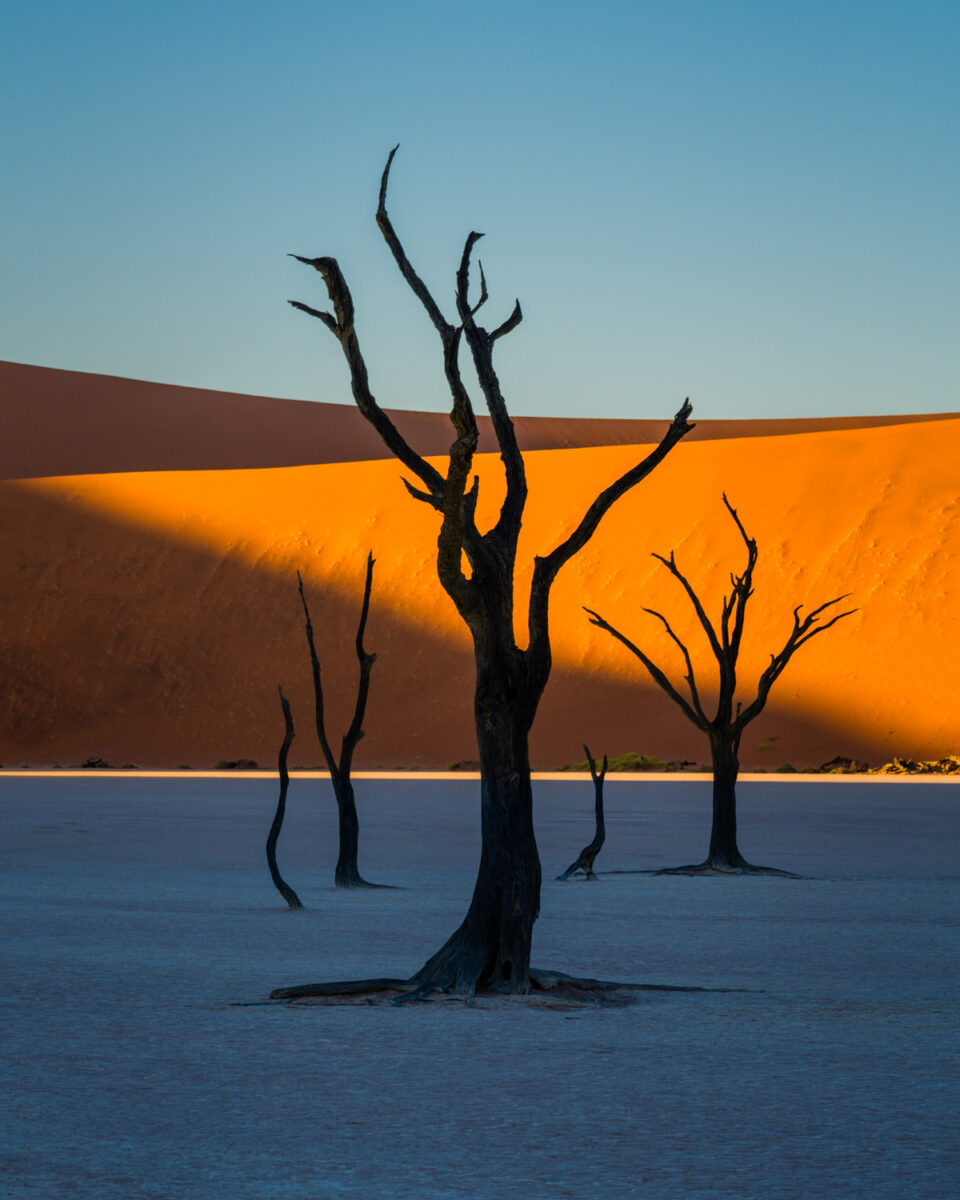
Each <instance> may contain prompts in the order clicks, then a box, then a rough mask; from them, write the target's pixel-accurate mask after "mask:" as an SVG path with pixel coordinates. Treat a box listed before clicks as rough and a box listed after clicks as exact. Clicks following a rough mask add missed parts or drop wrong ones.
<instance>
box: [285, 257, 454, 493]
mask: <svg viewBox="0 0 960 1200" xmlns="http://www.w3.org/2000/svg"><path fill="white" fill-rule="evenodd" d="M292 257H293V258H296V259H297V261H298V262H302V263H305V264H306V265H307V266H311V267H313V269H314V270H315V271H319V272H320V274H321V275H322V276H323V281H324V283H325V284H326V285H327V292H328V294H329V296H330V300H331V302H332V304H333V311H334V313H335V315H336V320H335V323H334V325H332V326H331V325H329V323H328V322H326V321H325V322H324V323H325V324H327V325H328V327H329V328H330V329H331V330H332V332H333V333H334V335H335V336H336V338H337V340H338V341H339V343H340V346H341V348H342V350H343V353H344V356H345V358H346V360H347V365H348V367H349V368H350V383H351V387H352V390H353V398H354V400H355V401H356V403H357V408H359V409H360V411H361V413H363V415H364V417H366V419H367V420H368V421H369V422H370V424H371V425H372V426H373V427H374V429H376V431H377V433H379V435H380V437H381V439H382V440H383V442H384V443H385V444H386V446H387V448H388V449H389V450H391V451H392V452H393V454H394V455H396V457H397V458H398V459H399V460H400V461H401V462H402V463H403V465H404V466H405V467H407V469H408V470H410V471H412V472H413V473H414V475H416V476H417V477H418V478H419V479H420V480H421V481H422V482H423V483H424V484H426V487H427V491H429V492H432V493H437V494H439V493H440V492H441V491H442V490H443V482H444V480H443V476H442V475H441V474H440V472H439V471H438V470H437V469H436V468H435V467H432V466H431V465H430V464H429V463H428V462H426V461H425V460H424V459H423V458H421V456H420V455H419V454H417V453H416V451H415V450H413V449H412V448H411V446H410V445H409V444H408V443H407V441H406V439H405V438H404V437H403V435H402V434H401V433H400V431H399V430H398V429H397V427H396V425H394V423H393V422H392V421H391V420H390V418H389V417H388V416H387V414H386V413H385V412H384V411H383V409H382V408H381V407H380V405H379V404H377V402H376V400H375V399H374V396H373V393H372V392H371V391H370V383H369V380H368V377H367V365H366V363H365V362H364V359H363V355H362V354H361V352H360V343H359V341H358V340H357V334H356V331H355V329H354V325H353V319H354V310H353V297H352V296H351V295H350V289H349V288H348V287H347V281H346V280H345V279H344V277H343V272H342V271H341V270H340V265H339V263H338V262H337V260H336V259H335V258H302V257H301V256H300V255H297V254H295V255H292ZM290 303H291V304H293V306H294V307H295V308H301V309H303V307H304V306H302V305H300V303H299V302H298V301H291V302H290ZM311 315H319V310H312V311H311ZM326 315H327V316H329V314H326ZM320 319H321V320H323V317H320Z"/></svg>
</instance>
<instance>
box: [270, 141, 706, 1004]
mask: <svg viewBox="0 0 960 1200" xmlns="http://www.w3.org/2000/svg"><path fill="white" fill-rule="evenodd" d="M395 153H396V149H394V150H393V151H391V153H390V156H389V158H388V159H387V164H386V167H385V168H384V171H383V176H382V178H381V182H380V197H379V204H378V208H377V218H376V219H377V224H378V226H379V228H380V232H381V234H382V235H383V238H384V240H385V241H386V243H387V246H388V247H389V249H390V252H391V253H392V255H393V258H394V261H395V262H396V264H397V267H398V269H399V271H400V274H401V275H402V277H403V278H404V280H405V281H406V283H407V284H408V285H409V287H410V289H411V291H412V292H413V294H414V295H415V296H416V298H417V300H418V301H419V302H420V304H421V305H422V307H423V309H424V311H425V312H426V314H427V317H428V319H429V320H430V322H431V323H432V325H433V327H434V329H435V330H436V332H437V336H438V338H439V340H440V352H441V357H442V363H443V373H444V377H445V379H446V382H447V386H448V388H449V391H450V396H451V400H452V407H451V411H450V420H451V423H452V425H453V433H454V441H453V443H452V445H451V447H450V452H449V456H448V460H447V463H446V469H445V471H441V470H439V469H438V468H437V467H435V466H433V465H432V464H431V463H429V462H427V461H426V459H424V458H423V457H422V456H421V455H420V454H418V453H417V452H416V450H414V449H413V447H412V446H410V445H409V443H408V442H407V441H406V440H405V439H404V438H403V436H402V435H401V434H400V432H399V430H398V429H397V428H396V426H395V425H394V424H393V422H392V421H391V420H390V418H389V416H388V415H387V413H386V412H385V411H384V410H383V409H382V408H381V407H380V405H379V403H378V402H377V400H376V399H375V398H374V395H373V391H372V390H371V386H370V381H369V376H368V372H367V365H366V362H365V361H364V357H363V354H362V352H361V349H360V342H359V339H358V336H357V329H356V314H355V311H354V304H353V298H352V296H351V294H350V289H349V288H348V286H347V282H346V279H345V278H344V275H343V272H342V271H341V269H340V266H339V264H338V263H337V261H336V259H334V258H328V257H319V258H307V257H303V256H300V255H294V256H293V257H295V258H297V260H298V261H299V262H301V263H304V264H305V265H306V266H309V267H312V268H313V269H314V270H316V271H318V272H319V273H320V275H321V276H322V278H323V281H324V283H325V285H326V289H327V293H328V295H329V298H330V306H331V309H332V311H328V310H322V309H317V308H313V307H312V306H310V305H307V304H304V303H301V302H300V301H291V303H292V304H293V305H294V307H295V308H298V309H299V310H300V311H301V312H305V313H307V314H309V315H310V316H312V317H315V318H317V319H318V320H319V321H321V322H322V323H323V325H324V326H326V328H327V329H328V330H329V331H330V332H331V333H332V334H333V336H334V337H335V338H336V339H337V341H338V343H339V345H340V348H341V350H342V351H343V355H344V358H345V359H346V363H347V368H348V370H349V374H350V383H351V388H352V391H353V397H354V400H355V401H356V404H357V407H358V408H359V409H360V411H361V413H362V414H363V415H364V417H366V419H367V420H368V421H369V422H370V423H371V425H373V427H374V428H375V429H376V430H377V432H378V433H379V435H380V437H381V438H382V439H383V441H384V443H385V444H386V445H387V447H388V448H389V449H390V450H391V451H392V452H393V454H394V455H395V456H396V457H397V459H399V461H400V462H401V463H402V464H403V466H404V467H405V468H406V469H407V471H408V472H409V474H410V476H412V480H411V479H405V480H404V483H405V484H406V487H407V490H408V492H409V493H410V495H411V496H412V497H413V498H414V499H415V500H416V501H418V502H420V503H422V504H426V505H428V506H429V507H430V508H433V509H434V510H435V511H436V512H437V514H438V516H439V535H438V539H437V574H438V577H439V580H440V583H441V584H442V586H443V588H444V590H445V591H446V593H447V595H448V596H449V597H450V598H451V600H452V601H453V603H454V605H455V606H456V609H457V611H458V613H459V614H460V616H461V618H462V619H463V621H464V623H465V624H466V626H467V628H468V629H469V631H470V634H471V636H472V639H473V645H474V652H475V660H476V685H475V691H474V715H475V719H476V729H477V741H478V748H479V758H480V764H481V776H482V782H481V827H482V851H481V857H480V867H479V871H478V874H477V881H476V886H475V888H474V893H473V898H472V900H471V903H470V906H469V909H468V911H467V915H466V917H465V918H464V920H463V922H462V924H461V925H460V927H459V928H458V929H457V930H456V931H455V932H454V933H453V934H452V935H451V937H450V938H449V939H448V940H447V941H446V943H445V944H444V945H443V946H442V947H441V948H440V950H439V951H438V952H437V953H436V954H435V955H433V956H432V957H431V958H430V959H429V960H428V961H427V962H426V963H425V964H424V966H423V967H421V969H420V970H419V971H418V972H417V973H416V975H414V976H413V977H412V978H413V980H414V981H415V983H416V985H417V987H418V988H420V989H421V990H422V991H423V992H428V991H431V990H441V991H448V990H453V991H460V992H465V993H468V994H469V993H472V992H474V991H475V990H476V989H477V988H493V989H499V990H503V991H511V992H525V991H527V990H528V989H529V988H530V986H531V980H534V981H535V979H536V978H537V975H536V972H534V973H533V974H531V969H530V945H531V937H532V931H533V925H534V922H535V921H536V919H537V915H538V913H539V911H540V882H541V868H540V859H539V855H538V852H537V845H536V840H535V838H534V832H533V808H532V793H531V786H530V761H529V750H528V735H529V732H530V727H531V725H532V724H533V720H534V717H535V715H536V711H537V705H538V703H539V700H540V696H541V695H542V693H543V689H544V687H545V685H546V682H547V679H548V677H549V674H550V666H551V655H550V634H549V621H548V613H549V600H550V592H551V588H552V587H553V583H554V581H555V580H556V577H557V574H558V572H559V571H560V569H561V568H562V567H563V566H564V564H565V563H567V562H569V560H570V559H571V558H572V557H573V556H574V555H575V554H576V553H577V552H578V551H579V550H581V549H582V548H583V547H584V546H585V545H586V544H587V542H588V541H589V540H590V538H591V537H592V536H593V534H594V532H595V531H596V529H597V526H598V525H599V524H600V521H601V520H602V518H603V516H604V514H605V513H606V512H607V511H608V510H609V509H610V507H611V505H613V504H614V503H615V501H617V500H618V499H619V498H620V497H621V496H623V495H624V494H625V493H626V492H627V491H628V490H629V489H630V488H632V487H633V486H634V485H635V484H637V483H639V482H640V481H641V480H642V479H644V478H645V477H646V476H647V475H649V474H650V472H651V471H652V470H653V469H654V468H655V467H656V466H657V465H658V464H659V463H661V462H662V461H663V459H664V458H665V457H666V456H667V454H668V453H669V452H670V450H671V449H672V448H673V447H674V446H675V445H676V444H677V442H679V441H680V439H681V438H682V437H683V436H684V434H686V433H687V432H688V431H689V430H690V429H691V428H692V425H691V424H690V422H689V420H688V418H689V416H690V413H691V408H690V404H689V401H687V402H685V403H684V404H683V405H682V407H681V408H680V411H679V412H678V413H677V415H676V417H675V418H674V420H673V423H672V424H671V425H670V427H669V429H668V430H667V432H666V434H665V436H664V438H663V440H662V441H661V442H660V444H659V445H658V446H657V447H656V448H655V449H654V450H653V451H652V452H651V453H650V454H648V455H646V457H644V458H643V459H642V461H640V462H638V463H637V464H636V465H635V466H634V467H632V468H631V469H630V470H629V471H626V472H625V473H624V474H623V475H622V476H621V477H620V478H619V479H616V480H614V481H613V482H612V483H611V484H610V486H609V487H607V488H606V489H605V490H604V491H603V492H601V494H600V495H599V496H598V497H597V498H596V500H594V502H593V503H592V504H591V505H590V507H589V508H588V509H587V511H586V512H585V513H584V514H583V516H582V517H581V518H580V520H579V521H578V523H577V524H576V525H575V526H574V528H573V531H572V532H571V533H570V535H569V536H568V537H567V538H565V539H564V540H563V541H562V542H561V543H560V544H559V545H558V546H556V547H554V548H553V549H552V550H550V551H549V552H548V553H546V554H544V555H543V556H542V557H538V558H537V559H536V560H535V563H534V570H533V583H532V586H531V591H530V599H529V607H528V611H527V631H528V635H527V645H526V646H525V647H522V648H521V647H520V646H518V645H517V642H516V639H515V636H514V621H513V617H514V569H515V564H516V556H517V542H518V538H519V534H520V527H521V523H522V520H523V513H524V507H525V505H526V500H527V480H526V474H525V470H524V462H523V456H522V454H521V452H520V448H519V446H518V444H517V439H516V435H515V432H514V428H513V423H512V421H511V420H510V417H509V415H508V412H507V406H506V403H505V401H504V398H503V393H502V391H501V387H500V380H499V378H498V375H497V372H496V370H495V368H494V364H493V356H494V349H495V347H496V345H497V343H498V342H499V341H500V339H501V338H503V337H506V336H507V335H508V334H509V333H511V332H512V331H513V330H515V329H516V328H517V326H518V325H519V324H520V322H521V319H522V313H521V309H520V304H519V302H517V303H516V304H515V305H514V307H513V309H512V311H511V312H510V314H509V315H508V316H507V317H506V318H505V319H504V320H503V321H501V322H500V323H499V324H497V325H495V326H494V327H493V328H491V329H487V328H485V327H484V326H482V325H480V324H479V323H478V321H477V314H478V313H479V311H480V309H481V308H482V307H483V306H484V305H485V304H486V302H487V300H488V291H487V281H486V277H485V275H484V272H483V267H482V265H480V264H479V263H478V268H477V269H478V274H479V283H480V287H479V295H478V296H477V297H476V299H473V298H472V297H471V295H470V270H471V263H472V256H473V251H474V248H475V246H476V244H477V242H478V241H479V240H480V238H481V236H482V235H481V234H479V233H475V232H474V233H470V234H469V235H468V236H467V238H466V241H465V243H464V247H463V253H462V255H461V258H460V264H459V267H458V269H457V272H456V281H455V288H454V304H455V309H456V318H455V319H454V320H452V321H451V320H448V319H447V318H446V316H444V314H443V312H442V311H441V308H440V306H439V305H438V304H437V302H436V300H435V299H434V297H433V295H432V293H431V292H430V290H429V288H428V287H427V285H426V284H425V283H424V281H423V280H422V279H421V278H420V276H419V275H418V274H417V272H416V271H415V270H414V267H413V265H412V264H411V262H410V259H409V258H408V257H407V253H406V251H405V249H404V247H403V245H402V244H401V242H400V239H399V237H398V236H397V233H396V231H395V229H394V227H393V224H392V222H391V220H390V217H389V216H388V214H387V207H386V198H387V184H388V180H389V175H390V168H391V165H392V163H393V159H394V154H395ZM464 342H465V343H466V345H467V347H468V349H469V352H470V356H471V358H472V362H473V366H474V368H475V371H476V377H477V382H478V384H479V388H480V392H481V393H482V395H483V400H484V403H485V404H486V407H487V411H488V412H489V414H490V418H491V423H492V425H493V430H494V434H495V436H496V439H497V443H498V445H499V448H500V457H501V461H502V463H503V469H504V473H505V476H506V494H505V497H504V500H503V503H502V505H501V507H500V511H499V515H498V517H497V519H496V521H495V523H494V524H493V525H492V527H491V528H489V529H486V530H481V529H480V528H479V527H478V525H477V520H476V514H477V498H478V493H479V487H480V482H479V478H478V477H477V476H476V475H473V477H472V479H471V474H472V466H473V459H474V454H475V452H476V449H477V439H478V431H477V420H476V416H475V412H474V407H473V402H472V400H471V397H470V395H469V394H468V390H467V385H466V383H465V382H464V379H463V375H462V372H461V364H460V350H461V347H462V345H463V343H464ZM466 566H468V567H469V570H466V569H465V567H466Z"/></svg>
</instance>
